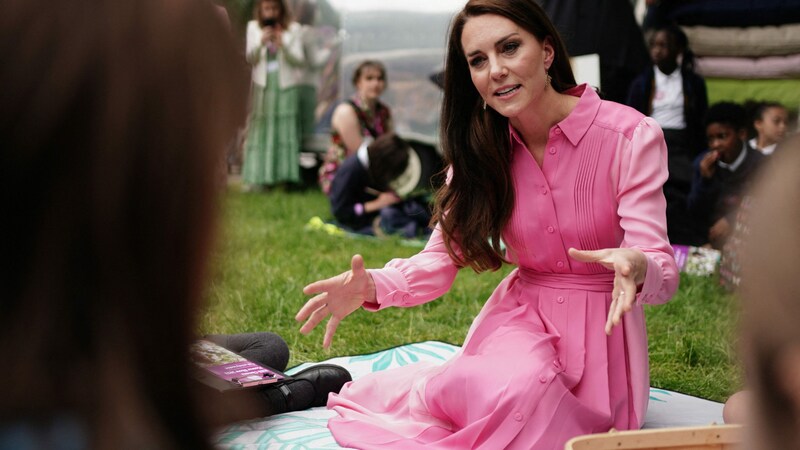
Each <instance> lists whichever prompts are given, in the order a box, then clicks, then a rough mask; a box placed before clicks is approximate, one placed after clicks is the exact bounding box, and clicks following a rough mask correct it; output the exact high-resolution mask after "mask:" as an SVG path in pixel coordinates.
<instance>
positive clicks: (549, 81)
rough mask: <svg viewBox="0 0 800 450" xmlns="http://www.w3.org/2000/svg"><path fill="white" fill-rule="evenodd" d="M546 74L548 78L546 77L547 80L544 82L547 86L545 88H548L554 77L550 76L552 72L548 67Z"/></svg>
mask: <svg viewBox="0 0 800 450" xmlns="http://www.w3.org/2000/svg"><path fill="white" fill-rule="evenodd" d="M544 74H545V75H546V76H547V78H546V79H545V82H544V87H545V89H547V88H549V87H550V85H551V84H552V82H553V77H551V76H550V72H548V71H547V69H545V70H544Z"/></svg>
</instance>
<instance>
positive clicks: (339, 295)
mask: <svg viewBox="0 0 800 450" xmlns="http://www.w3.org/2000/svg"><path fill="white" fill-rule="evenodd" d="M350 266H351V269H350V270H348V271H347V272H344V273H341V274H339V275H337V276H335V277H333V278H328V279H327V280H320V281H315V282H314V283H311V284H309V285H308V286H306V287H305V288H303V293H304V294H306V295H311V294H317V295H315V296H314V297H313V298H312V299H311V300H309V301H307V302H306V304H305V305H304V306H303V307H302V308H301V309H300V311H298V312H297V315H296V316H295V320H297V321H298V322H302V321H304V320H305V321H306V322H305V324H303V326H302V327H301V328H300V332H301V333H303V334H308V333H310V332H311V330H313V329H314V327H316V326H317V325H319V323H320V322H322V321H323V320H324V319H325V318H326V317H328V316H330V319H329V320H328V324H327V326H326V327H325V337H324V338H323V340H322V347H323V348H328V347H330V346H331V342H332V341H333V335H334V333H336V328H337V327H338V326H339V323H340V322H341V321H342V319H344V318H345V317H347V316H348V315H350V313H352V312H353V311H355V310H357V309H358V308H360V307H361V305H363V304H364V302H372V303H375V302H376V301H377V300H376V293H375V282H374V281H373V280H372V276H371V275H370V274H369V273H368V272H367V270H366V269H365V268H364V258H362V257H361V255H354V256H353V259H352V261H351V262H350Z"/></svg>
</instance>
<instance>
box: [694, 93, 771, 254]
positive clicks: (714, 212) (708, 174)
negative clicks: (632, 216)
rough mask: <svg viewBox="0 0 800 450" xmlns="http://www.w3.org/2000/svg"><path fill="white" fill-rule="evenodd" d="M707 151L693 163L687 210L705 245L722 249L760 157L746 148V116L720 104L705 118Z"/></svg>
mask: <svg viewBox="0 0 800 450" xmlns="http://www.w3.org/2000/svg"><path fill="white" fill-rule="evenodd" d="M705 128H706V138H707V139H708V150H706V151H705V152H703V153H701V154H700V155H699V156H698V157H697V158H696V159H695V161H694V164H693V172H694V173H693V176H692V189H691V192H689V199H688V210H689V213H690V214H692V215H693V216H694V221H695V223H696V224H697V226H698V230H699V232H700V235H701V236H703V237H704V238H705V243H708V244H710V245H711V246H712V247H714V248H716V249H720V248H722V246H723V244H724V243H725V241H726V240H727V239H728V236H729V235H730V233H731V231H732V230H733V225H734V217H735V215H736V210H737V208H738V207H739V204H740V203H741V201H742V194H743V192H744V190H745V189H746V188H747V186H748V183H749V182H750V181H751V179H752V177H753V174H754V173H755V171H756V170H757V169H758V167H759V166H760V165H761V163H762V161H763V159H764V156H763V155H762V154H761V153H759V152H757V151H755V150H753V149H752V148H751V147H750V146H749V145H748V144H747V113H746V112H745V110H744V108H743V107H742V106H740V105H737V104H735V103H730V102H720V103H717V104H714V105H712V106H711V108H709V110H708V113H707V114H706V118H705Z"/></svg>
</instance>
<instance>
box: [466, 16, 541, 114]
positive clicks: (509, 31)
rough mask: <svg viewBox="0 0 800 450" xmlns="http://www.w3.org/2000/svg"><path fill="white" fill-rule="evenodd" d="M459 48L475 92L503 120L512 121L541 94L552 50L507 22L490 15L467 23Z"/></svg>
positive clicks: (502, 18)
mask: <svg viewBox="0 0 800 450" xmlns="http://www.w3.org/2000/svg"><path fill="white" fill-rule="evenodd" d="M461 47H462V48H463V49H464V56H465V57H466V59H467V65H468V66H469V72H470V76H471V77H472V84H473V85H475V89H477V91H478V93H479V94H480V96H481V97H482V98H483V100H484V101H485V102H486V104H487V105H488V106H491V107H492V108H493V109H494V110H495V111H497V112H498V113H500V114H502V115H503V116H505V117H508V118H512V117H516V116H517V115H519V114H520V113H521V112H523V111H525V110H527V109H528V108H530V107H531V106H533V105H534V104H535V103H536V101H537V100H538V99H539V98H540V96H541V95H542V94H543V92H544V91H545V89H546V83H547V81H546V79H547V75H546V70H547V69H549V68H550V65H551V64H552V63H553V57H554V54H555V51H554V50H553V46H552V45H551V44H550V43H549V40H545V41H544V42H540V41H539V39H537V38H536V36H534V35H533V34H531V33H529V32H528V31H527V30H525V29H524V28H522V27H521V26H519V25H517V24H516V23H514V22H512V21H511V20H509V19H506V18H505V17H502V16H498V15H494V14H485V15H481V16H477V17H472V18H470V19H468V20H467V22H466V23H465V24H464V30H463V31H462V33H461Z"/></svg>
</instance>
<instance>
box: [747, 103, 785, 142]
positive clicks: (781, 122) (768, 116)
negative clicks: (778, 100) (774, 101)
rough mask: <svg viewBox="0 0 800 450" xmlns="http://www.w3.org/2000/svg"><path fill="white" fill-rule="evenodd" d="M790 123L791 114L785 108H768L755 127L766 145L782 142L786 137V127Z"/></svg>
mask: <svg viewBox="0 0 800 450" xmlns="http://www.w3.org/2000/svg"><path fill="white" fill-rule="evenodd" d="M788 122H789V114H788V113H787V112H786V110H785V109H784V108H780V107H777V106H775V107H772V108H767V109H766V110H765V111H764V114H762V116H761V119H760V120H756V121H755V123H754V125H755V128H756V131H758V136H759V137H760V138H761V140H762V141H764V142H766V143H767V144H766V145H772V144H774V143H776V142H780V141H782V140H783V138H784V137H786V125H787V124H788Z"/></svg>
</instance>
